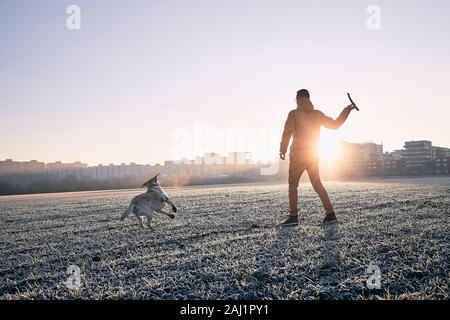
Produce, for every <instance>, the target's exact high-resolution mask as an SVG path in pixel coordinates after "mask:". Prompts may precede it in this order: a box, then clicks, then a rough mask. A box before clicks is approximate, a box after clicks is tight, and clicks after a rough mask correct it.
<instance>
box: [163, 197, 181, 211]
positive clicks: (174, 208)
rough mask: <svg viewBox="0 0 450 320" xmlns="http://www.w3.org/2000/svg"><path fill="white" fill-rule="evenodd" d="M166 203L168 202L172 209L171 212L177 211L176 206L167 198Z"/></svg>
mask: <svg viewBox="0 0 450 320" xmlns="http://www.w3.org/2000/svg"><path fill="white" fill-rule="evenodd" d="M166 203H168V204H169V205H170V206H172V211H173V212H177V211H178V209H177V207H175V205H174V204H173V202H172V201H170V200H169V199H167V200H166Z"/></svg>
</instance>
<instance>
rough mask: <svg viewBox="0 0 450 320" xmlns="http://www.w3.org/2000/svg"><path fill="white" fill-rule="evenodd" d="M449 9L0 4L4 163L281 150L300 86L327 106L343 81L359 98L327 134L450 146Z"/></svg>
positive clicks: (166, 0) (2, 0) (102, 0)
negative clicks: (372, 24) (76, 11)
mask: <svg viewBox="0 0 450 320" xmlns="http://www.w3.org/2000/svg"><path fill="white" fill-rule="evenodd" d="M69 5H78V6H79V8H80V9H81V20H80V21H81V29H79V30H70V29H68V28H67V27H66V20H67V19H68V18H69V16H70V14H67V13H66V9H67V7H68V6H69ZM370 5H377V6H378V7H379V9H380V12H381V15H380V20H379V22H380V24H379V25H380V29H376V30H373V29H369V28H368V27H367V20H368V18H369V17H370V14H368V13H367V9H368V7H369V6H370ZM449 15H450V2H449V1H401V0H397V1H363V0H354V1H353V0H343V1H331V0H330V1H300V0H294V1H282V0H281V1H278V0H277V1H275V0H274V1H265V0H246V1H242V0H227V1H225V0H221V1H207V0H203V1H200V0H184V1H172V0H161V1H155V0H154V1H152V0H148V1H144V0H142V1H140V0H132V1H124V0H123V1H113V0H87V1H84V0H83V1H81V0H71V1H63V0H60V1H55V0H40V1H33V2H31V1H25V0H0V43H1V44H0V160H3V159H7V158H13V159H16V160H22V161H24V160H31V159H37V160H40V161H45V162H53V161H56V160H61V161H63V162H73V161H77V160H79V161H82V162H85V163H88V164H90V165H95V164H98V163H103V164H109V163H129V162H137V163H145V164H147V163H151V164H153V163H160V162H162V161H163V160H167V159H175V158H181V157H193V156H194V155H198V154H200V153H202V152H221V153H226V152H229V151H251V152H253V154H254V155H253V158H254V159H272V158H273V157H276V156H277V154H278V147H279V140H280V137H281V130H282V127H283V125H284V121H285V119H286V116H287V113H288V112H289V110H291V109H293V108H295V93H296V91H297V90H298V89H301V88H307V89H309V91H310V93H311V100H312V102H313V103H314V105H315V107H316V108H317V109H320V110H322V111H323V112H324V113H326V114H327V115H330V116H332V117H337V116H338V114H339V112H340V111H341V109H342V108H343V107H345V106H346V105H347V104H348V100H347V96H346V93H347V92H350V93H351V94H352V96H353V98H354V100H355V101H356V102H357V103H358V105H359V107H360V110H361V111H360V112H356V111H354V112H352V114H351V115H350V117H349V119H348V121H347V122H346V123H345V124H344V125H343V126H342V127H341V128H340V129H339V130H338V131H333V132H331V131H329V130H326V129H324V130H323V131H322V135H323V139H324V140H325V141H329V142H330V143H331V144H332V143H334V142H335V141H338V140H345V141H350V142H376V143H383V146H384V149H385V150H387V151H389V150H394V149H400V148H401V147H402V146H403V142H404V141H406V140H421V139H427V140H431V141H432V142H433V144H434V145H439V146H446V147H450V125H449V119H450V108H449V107H450V90H449V87H450V59H449V58H448V57H449V56H450V43H449V41H448V39H449V38H450V19H448V16H449Z"/></svg>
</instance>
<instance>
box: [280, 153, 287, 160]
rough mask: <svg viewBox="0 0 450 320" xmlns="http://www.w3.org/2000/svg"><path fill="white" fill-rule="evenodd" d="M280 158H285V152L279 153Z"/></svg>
mask: <svg viewBox="0 0 450 320" xmlns="http://www.w3.org/2000/svg"><path fill="white" fill-rule="evenodd" d="M280 159H281V160H285V159H286V153H281V152H280Z"/></svg>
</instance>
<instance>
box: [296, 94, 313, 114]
mask: <svg viewBox="0 0 450 320" xmlns="http://www.w3.org/2000/svg"><path fill="white" fill-rule="evenodd" d="M297 109H299V110H301V111H305V112H310V111H313V110H314V105H313V104H312V102H311V100H310V99H309V91H308V90H306V89H301V90H298V91H297Z"/></svg>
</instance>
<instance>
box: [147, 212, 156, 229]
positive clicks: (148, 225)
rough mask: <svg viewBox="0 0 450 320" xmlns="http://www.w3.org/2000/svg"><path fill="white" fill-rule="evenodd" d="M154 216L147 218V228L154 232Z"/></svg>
mask: <svg viewBox="0 0 450 320" xmlns="http://www.w3.org/2000/svg"><path fill="white" fill-rule="evenodd" d="M151 223H152V216H151V215H148V216H147V228H149V229H150V230H152V231H154V230H155V229H154V228H153V227H152V224H151Z"/></svg>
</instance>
